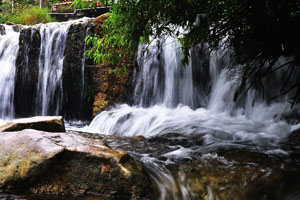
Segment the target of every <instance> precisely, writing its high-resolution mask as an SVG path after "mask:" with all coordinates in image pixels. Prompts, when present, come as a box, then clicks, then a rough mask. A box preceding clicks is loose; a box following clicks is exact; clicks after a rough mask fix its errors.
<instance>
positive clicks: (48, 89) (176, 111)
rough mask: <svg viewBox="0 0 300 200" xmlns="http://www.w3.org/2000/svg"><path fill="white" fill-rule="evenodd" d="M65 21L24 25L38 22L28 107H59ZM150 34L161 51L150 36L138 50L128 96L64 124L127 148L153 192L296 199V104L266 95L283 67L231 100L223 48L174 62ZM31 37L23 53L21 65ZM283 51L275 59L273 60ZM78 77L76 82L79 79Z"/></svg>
mask: <svg viewBox="0 0 300 200" xmlns="http://www.w3.org/2000/svg"><path fill="white" fill-rule="evenodd" d="M72 23H74V22H68V23H51V24H47V25H37V26H35V27H33V28H32V35H33V34H34V31H35V30H38V31H39V34H40V37H41V43H40V52H39V57H38V69H39V72H38V76H37V77H38V80H37V83H38V84H37V86H36V92H35V94H34V98H33V99H34V102H33V103H32V104H33V105H34V110H35V112H33V113H34V115H57V114H60V113H61V112H62V109H63V104H62V102H63V100H62V99H63V95H64V91H63V86H62V77H61V76H62V71H63V61H64V49H65V43H66V38H67V35H68V30H69V27H70V25H71V24H72ZM4 28H5V32H6V34H2V35H0V67H1V72H0V102H1V104H0V124H1V123H2V122H1V121H5V120H7V119H12V118H14V117H15V105H14V100H13V99H14V95H16V94H15V93H14V91H15V88H14V87H15V76H16V66H15V62H16V58H17V53H18V49H19V46H18V44H19V43H18V41H19V37H20V33H19V31H16V30H14V29H13V27H12V26H8V25H4ZM32 37H33V36H32ZM159 41H160V43H161V44H162V46H163V47H162V49H158V48H157V46H156V45H155V42H154V43H153V44H152V45H150V47H149V52H148V53H146V54H145V55H142V52H143V51H142V48H143V46H141V47H140V49H139V56H138V66H139V67H138V68H136V69H135V70H134V74H133V80H134V85H135V89H134V92H133V94H132V96H133V103H132V104H130V105H129V104H120V105H116V106H114V107H113V108H111V109H110V110H108V111H103V112H101V113H100V114H99V115H97V116H96V117H95V118H94V119H93V121H92V122H91V123H90V124H89V125H88V126H84V127H80V128H78V127H74V126H68V129H69V131H79V132H80V133H76V134H81V135H85V136H86V137H91V138H101V139H104V140H105V141H106V143H107V144H108V145H109V146H111V147H112V148H120V149H123V150H126V151H128V152H129V153H130V154H131V155H132V156H133V157H134V158H135V159H137V160H139V161H140V162H141V163H142V164H143V165H144V166H145V167H146V169H147V171H148V173H149V174H150V176H151V178H152V180H153V182H154V185H153V187H154V188H155V191H156V194H153V196H154V197H153V198H154V199H161V200H181V199H183V200H193V199H209V200H213V199H300V192H299V191H300V189H299V188H300V181H299V180H300V179H299V178H300V171H299V169H300V157H299V155H300V154H299V153H300V152H299V149H300V143H299V142H298V143H297V141H294V140H292V139H291V138H290V137H289V134H290V133H292V132H293V131H296V130H298V129H299V128H300V125H299V124H298V120H299V118H298V115H299V114H298V113H299V108H298V106H297V105H296V106H294V107H293V109H291V105H290V103H288V101H287V99H288V96H287V97H282V98H281V99H277V100H276V101H272V102H267V101H266V100H265V99H268V97H272V96H276V94H277V93H278V92H279V91H280V85H281V84H282V83H281V81H280V80H281V76H282V74H281V73H280V72H279V73H276V74H273V75H272V76H270V77H267V78H266V79H265V80H264V81H265V86H266V88H267V89H266V90H267V92H266V94H265V96H263V95H261V94H260V93H259V92H258V91H257V90H256V89H255V88H251V89H249V90H245V91H241V92H240V93H239V94H238V96H237V98H236V93H235V91H236V90H237V88H238V86H239V83H240V81H241V80H240V79H239V77H241V74H240V72H239V71H238V70H236V71H234V72H232V71H230V74H231V75H230V76H229V75H228V74H229V70H230V69H229V67H228V66H230V64H231V62H230V57H229V56H228V51H227V50H226V49H219V50H218V51H209V47H207V46H205V45H204V46H197V47H194V48H193V49H191V50H190V54H191V59H190V62H189V64H188V65H187V66H186V67H183V66H182V65H181V59H182V54H181V51H180V44H179V42H178V41H177V39H175V38H161V39H160V40H159ZM30 42H31V41H30ZM30 42H29V43H28V44H29V46H28V50H27V52H28V54H27V55H25V56H23V58H24V60H25V61H26V58H27V62H25V63H27V64H28V55H29V52H30V50H29V49H30ZM25 52H26V51H25ZM158 55H160V56H158ZM286 59H288V58H281V59H280V60H278V65H280V64H281V63H283V62H285V61H286ZM82 62H84V60H83V61H82ZM236 68H238V67H236ZM25 69H26V68H25ZM80 69H81V70H80V71H81V73H82V74H84V69H83V68H80ZM28 70H30V69H29V68H28ZM231 70H232V69H231ZM26 73H27V72H26V71H24V77H26V76H27V75H26ZM81 76H82V77H83V75H81ZM80 82H81V83H82V86H83V85H84V80H81V81H80ZM275 86H276V87H275ZM79 96H82V94H80V95H79ZM100 134H101V135H100ZM102 134H104V135H102ZM0 197H1V196H0ZM18 198H19V197H18ZM42 199H43V198H42Z"/></svg>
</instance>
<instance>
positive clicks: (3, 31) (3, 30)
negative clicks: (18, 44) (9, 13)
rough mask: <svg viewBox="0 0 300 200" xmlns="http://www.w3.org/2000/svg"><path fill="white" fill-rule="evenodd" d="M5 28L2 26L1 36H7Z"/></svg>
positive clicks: (0, 26) (0, 28)
mask: <svg viewBox="0 0 300 200" xmlns="http://www.w3.org/2000/svg"><path fill="white" fill-rule="evenodd" d="M5 34H6V32H5V27H4V26H3V25H0V35H5Z"/></svg>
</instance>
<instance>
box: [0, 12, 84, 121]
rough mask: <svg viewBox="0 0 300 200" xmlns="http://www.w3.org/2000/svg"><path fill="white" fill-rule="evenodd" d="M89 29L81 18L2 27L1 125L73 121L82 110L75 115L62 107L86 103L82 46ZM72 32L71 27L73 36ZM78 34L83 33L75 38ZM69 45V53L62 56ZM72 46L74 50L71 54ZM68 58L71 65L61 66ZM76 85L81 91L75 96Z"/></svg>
mask: <svg viewBox="0 0 300 200" xmlns="http://www.w3.org/2000/svg"><path fill="white" fill-rule="evenodd" d="M88 23H89V22H88V19H87V18H83V19H79V20H74V21H68V22H62V23H57V22H54V23H48V24H37V25H34V26H22V25H0V31H1V35H0V45H1V46H0V50H1V51H0V52H1V54H0V55H1V57H0V64H1V65H0V66H1V69H2V72H1V73H0V100H1V104H0V119H2V120H3V119H9V118H15V117H17V118H18V117H28V116H34V115H64V116H65V117H70V118H75V119H76V118H77V117H78V116H79V114H78V113H80V112H81V110H84V109H86V107H85V105H81V106H80V108H79V109H78V110H75V111H70V110H71V109H70V108H69V107H68V106H69V105H66V104H72V103H73V104H75V103H74V102H75V101H76V99H77V100H78V99H79V100H78V101H79V102H81V104H83V103H82V102H83V101H85V99H84V98H86V95H85V94H84V87H85V85H84V62H85V60H84V57H83V56H82V54H83V51H84V50H83V49H81V46H80V45H82V44H84V41H83V40H84V37H85V36H86V33H87V30H86V28H87V27H88ZM70 27H73V29H72V31H73V32H72V35H71V36H70V35H69V34H68V33H69V29H70ZM74 27H75V28H74ZM81 29H83V33H82V32H78V30H81ZM14 30H18V31H19V32H16V31H14ZM76 31H77V32H76ZM73 35H76V36H75V38H74V37H73ZM74 39H75V40H76V39H77V40H78V39H80V41H81V42H80V45H79V43H78V44H75V43H74V42H72V41H73V40H74ZM70 41H71V42H70ZM67 42H68V45H69V46H70V47H68V51H67V52H66V49H67V48H66V46H67ZM74 46H76V47H77V46H78V48H77V49H75V50H74ZM66 56H67V57H68V59H69V60H70V57H74V56H75V59H73V62H72V63H71V64H69V60H68V62H67V63H66V62H65V61H64V60H65V57H66ZM82 57H83V59H81V58H82ZM77 77H80V80H79V78H77ZM77 82H78V83H77ZM78 84H80V85H81V86H80V88H78V89H77V90H76V91H75V90H73V88H75V87H74V85H78ZM73 110H74V109H73ZM86 113H89V111H86V112H85V113H84V114H81V115H80V117H82V118H83V119H85V118H84V117H86V115H87V114H86ZM80 117H78V119H81V118H80Z"/></svg>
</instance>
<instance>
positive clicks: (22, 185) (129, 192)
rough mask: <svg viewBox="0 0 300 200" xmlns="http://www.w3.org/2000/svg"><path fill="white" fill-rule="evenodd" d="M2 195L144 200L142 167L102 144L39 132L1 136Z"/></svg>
mask: <svg viewBox="0 0 300 200" xmlns="http://www.w3.org/2000/svg"><path fill="white" fill-rule="evenodd" d="M0 134H1V137H0V190H2V191H4V192H15V191H20V192H31V193H37V194H59V195H70V194H73V195H81V194H102V195H107V196H109V197H116V198H118V199H130V198H145V199H147V197H148V195H149V194H150V193H151V192H152V191H151V190H152V189H151V182H150V179H149V178H148V176H147V174H146V173H145V171H144V169H143V167H142V165H141V164H140V163H138V162H137V161H135V160H134V159H133V158H132V157H130V156H129V155H128V154H127V153H126V152H124V151H121V150H113V149H111V148H109V147H108V146H106V145H105V144H104V142H103V141H102V140H97V139H89V138H85V137H82V136H79V135H76V134H72V133H49V132H42V131H36V130H30V129H27V130H23V131H19V132H3V133H0Z"/></svg>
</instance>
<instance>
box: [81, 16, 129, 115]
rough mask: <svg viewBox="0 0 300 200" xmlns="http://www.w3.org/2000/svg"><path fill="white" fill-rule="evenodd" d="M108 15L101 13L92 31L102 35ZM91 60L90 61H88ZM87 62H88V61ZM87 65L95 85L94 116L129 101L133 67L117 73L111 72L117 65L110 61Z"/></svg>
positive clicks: (92, 82)
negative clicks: (103, 25) (125, 71)
mask: <svg viewBox="0 0 300 200" xmlns="http://www.w3.org/2000/svg"><path fill="white" fill-rule="evenodd" d="M107 17H108V16H107V15H106V14H104V15H101V16H99V17H97V18H96V19H94V20H93V26H92V28H91V32H92V33H95V34H97V35H99V36H102V35H103V34H104V33H103V29H102V24H103V22H104V20H105V19H107ZM88 62H89V61H88ZM88 62H87V63H88ZM90 64H91V65H86V68H85V69H86V71H87V73H88V75H87V76H88V77H90V78H91V80H90V81H91V85H92V86H93V98H94V100H93V109H92V116H93V117H95V116H96V115H97V114H98V113H99V112H101V111H103V110H106V109H108V108H109V107H111V106H113V105H115V104H118V103H124V102H128V101H129V99H130V98H129V94H130V93H131V90H132V89H131V88H132V86H131V85H130V83H131V81H130V80H131V75H132V69H131V68H129V69H128V71H127V73H122V74H116V73H111V72H110V71H111V70H113V69H114V68H115V67H118V66H114V65H112V64H110V63H107V64H102V65H93V64H92V63H90Z"/></svg>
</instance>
